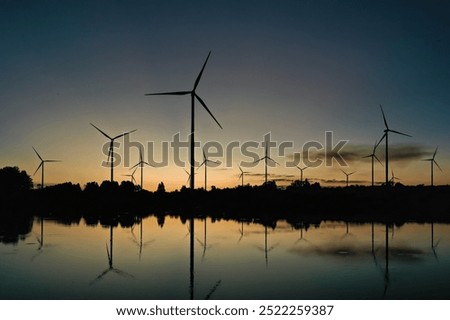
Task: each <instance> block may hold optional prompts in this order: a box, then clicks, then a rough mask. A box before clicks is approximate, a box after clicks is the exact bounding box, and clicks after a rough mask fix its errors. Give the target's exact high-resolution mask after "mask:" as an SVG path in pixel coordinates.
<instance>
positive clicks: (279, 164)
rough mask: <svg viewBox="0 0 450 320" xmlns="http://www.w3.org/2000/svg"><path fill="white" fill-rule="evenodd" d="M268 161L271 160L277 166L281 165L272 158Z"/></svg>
mask: <svg viewBox="0 0 450 320" xmlns="http://www.w3.org/2000/svg"><path fill="white" fill-rule="evenodd" d="M267 159H269V160H271V161H273V162H275V164H277V165H280V164H279V163H278V162H276V161H275V160H273V159H272V158H271V157H267Z"/></svg>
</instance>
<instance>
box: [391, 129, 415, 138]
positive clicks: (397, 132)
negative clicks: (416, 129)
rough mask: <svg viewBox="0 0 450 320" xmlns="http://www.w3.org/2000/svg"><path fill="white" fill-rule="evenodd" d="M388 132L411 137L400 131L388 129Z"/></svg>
mask: <svg viewBox="0 0 450 320" xmlns="http://www.w3.org/2000/svg"><path fill="white" fill-rule="evenodd" d="M389 132H393V133H396V134H401V135H402V136H407V137H412V136H410V135H409V134H406V133H403V132H400V131H396V130H390V129H389Z"/></svg>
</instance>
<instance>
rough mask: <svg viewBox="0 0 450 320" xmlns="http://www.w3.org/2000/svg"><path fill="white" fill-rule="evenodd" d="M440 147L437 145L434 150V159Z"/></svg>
mask: <svg viewBox="0 0 450 320" xmlns="http://www.w3.org/2000/svg"><path fill="white" fill-rule="evenodd" d="M438 148H439V147H436V150H434V153H433V160H434V157H436V153H437V151H438Z"/></svg>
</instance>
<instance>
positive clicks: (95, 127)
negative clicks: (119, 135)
mask: <svg viewBox="0 0 450 320" xmlns="http://www.w3.org/2000/svg"><path fill="white" fill-rule="evenodd" d="M90 124H91V126H93V127H94V128H95V129H97V130H98V131H99V132H100V133H101V134H103V135H104V136H105V137H107V138H108V139H110V140H111V139H112V138H111V137H110V136H108V135H107V134H106V133H104V132H103V131H102V130H100V129H99V128H97V127H96V126H94V125H93V124H92V123H90Z"/></svg>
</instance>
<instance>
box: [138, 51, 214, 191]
mask: <svg viewBox="0 0 450 320" xmlns="http://www.w3.org/2000/svg"><path fill="white" fill-rule="evenodd" d="M210 55H211V51H210V52H209V53H208V56H207V57H206V60H205V62H204V63H203V67H202V69H201V70H200V73H199V74H198V76H197V79H195V83H194V88H193V89H192V90H191V91H174V92H160V93H147V94H146V96H156V95H175V96H183V95H190V96H191V137H190V165H191V170H190V171H191V174H190V177H191V179H190V185H189V187H190V188H191V189H194V186H195V181H194V176H195V174H194V171H195V155H194V148H195V138H194V134H195V99H197V101H198V102H200V104H201V105H202V106H203V108H205V110H206V111H207V112H208V113H209V115H210V116H211V117H212V118H213V119H214V121H215V122H216V123H217V124H218V126H219V127H220V128H221V129H223V128H222V126H221V125H220V123H219V121H217V119H216V118H215V117H214V115H213V114H212V113H211V111H210V110H209V109H208V107H207V106H206V103H205V102H204V101H203V100H202V99H201V98H200V97H199V96H198V95H197V93H196V89H197V86H198V84H199V82H200V79H201V77H202V74H203V70H205V66H206V63H207V62H208V59H209V56H210Z"/></svg>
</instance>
